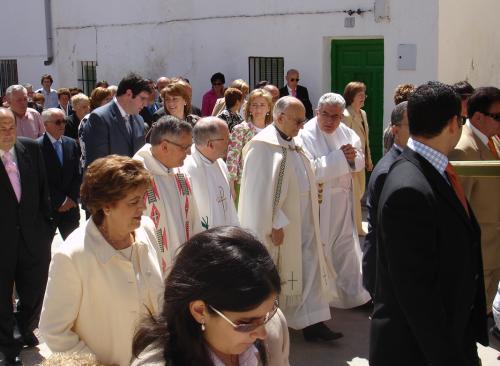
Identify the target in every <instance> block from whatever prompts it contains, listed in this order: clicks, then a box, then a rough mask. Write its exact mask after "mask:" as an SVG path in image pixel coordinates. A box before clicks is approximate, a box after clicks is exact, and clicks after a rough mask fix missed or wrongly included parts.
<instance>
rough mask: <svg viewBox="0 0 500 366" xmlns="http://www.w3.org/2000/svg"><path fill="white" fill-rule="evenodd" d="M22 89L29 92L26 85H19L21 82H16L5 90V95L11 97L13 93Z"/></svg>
mask: <svg viewBox="0 0 500 366" xmlns="http://www.w3.org/2000/svg"><path fill="white" fill-rule="evenodd" d="M20 91H23V92H26V93H27V92H28V91H27V90H26V88H25V87H24V86H22V85H19V84H14V85H11V86H9V87H8V88H7V90H6V91H5V95H6V96H7V98H10V97H11V96H12V94H14V93H17V92H20Z"/></svg>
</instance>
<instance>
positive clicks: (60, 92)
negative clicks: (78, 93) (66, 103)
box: [57, 88, 71, 99]
mask: <svg viewBox="0 0 500 366" xmlns="http://www.w3.org/2000/svg"><path fill="white" fill-rule="evenodd" d="M61 95H67V96H68V98H71V93H70V91H69V89H68V88H59V89H57V98H58V99H59V98H61Z"/></svg>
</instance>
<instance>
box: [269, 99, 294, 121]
mask: <svg viewBox="0 0 500 366" xmlns="http://www.w3.org/2000/svg"><path fill="white" fill-rule="evenodd" d="M297 101H299V102H300V100H298V99H297V98H295V97H291V96H289V95H287V96H284V97H281V98H280V99H278V101H277V102H276V104H275V105H274V109H273V119H274V120H275V121H276V120H277V119H278V117H279V116H280V115H281V113H284V112H285V110H286V109H287V108H288V107H289V106H290V104H292V103H296V102H297Z"/></svg>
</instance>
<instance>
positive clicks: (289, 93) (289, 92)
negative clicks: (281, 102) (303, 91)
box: [286, 84, 297, 95]
mask: <svg viewBox="0 0 500 366" xmlns="http://www.w3.org/2000/svg"><path fill="white" fill-rule="evenodd" d="M286 88H287V89H288V95H292V91H293V89H292V88H290V87H289V86H288V84H286ZM295 92H297V89H295Z"/></svg>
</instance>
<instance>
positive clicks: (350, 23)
mask: <svg viewBox="0 0 500 366" xmlns="http://www.w3.org/2000/svg"><path fill="white" fill-rule="evenodd" d="M355 25H356V18H354V17H346V18H345V19H344V27H345V28H354V26H355Z"/></svg>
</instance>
